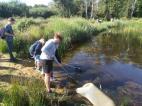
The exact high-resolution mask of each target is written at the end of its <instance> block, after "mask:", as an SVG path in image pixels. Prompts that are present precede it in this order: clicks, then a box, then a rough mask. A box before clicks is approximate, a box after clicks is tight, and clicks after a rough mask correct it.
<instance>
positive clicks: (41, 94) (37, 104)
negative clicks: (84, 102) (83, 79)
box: [0, 78, 73, 106]
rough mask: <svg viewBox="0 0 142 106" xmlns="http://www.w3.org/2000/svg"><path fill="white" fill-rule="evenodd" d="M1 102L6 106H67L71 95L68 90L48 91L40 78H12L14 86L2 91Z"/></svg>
mask: <svg viewBox="0 0 142 106" xmlns="http://www.w3.org/2000/svg"><path fill="white" fill-rule="evenodd" d="M56 88H57V87H56V86H55V89H56ZM72 102H73V101H72ZM0 103H2V104H4V106H60V104H64V105H62V106H67V105H70V104H71V97H70V96H69V95H68V92H67V91H66V90H65V91H64V92H63V94H57V93H51V94H49V93H47V92H46V90H45V86H44V83H43V81H42V80H40V79H34V78H31V79H26V80H25V79H24V80H16V79H12V86H11V87H10V88H9V89H8V90H6V91H2V92H0Z"/></svg>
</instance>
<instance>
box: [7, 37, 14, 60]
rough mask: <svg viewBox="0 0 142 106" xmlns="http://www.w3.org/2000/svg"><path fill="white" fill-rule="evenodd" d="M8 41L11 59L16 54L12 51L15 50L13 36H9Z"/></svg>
mask: <svg viewBox="0 0 142 106" xmlns="http://www.w3.org/2000/svg"><path fill="white" fill-rule="evenodd" d="M6 42H7V46H8V52H9V55H10V59H14V56H13V54H12V52H13V37H12V36H7V37H6Z"/></svg>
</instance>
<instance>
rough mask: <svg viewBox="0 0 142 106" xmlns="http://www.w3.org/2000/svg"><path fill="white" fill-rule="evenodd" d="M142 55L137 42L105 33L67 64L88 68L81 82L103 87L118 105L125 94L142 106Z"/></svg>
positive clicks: (80, 50) (70, 58) (131, 101)
mask: <svg viewBox="0 0 142 106" xmlns="http://www.w3.org/2000/svg"><path fill="white" fill-rule="evenodd" d="M141 54H142V46H141V45H140V43H139V42H137V41H136V40H135V39H130V38H128V37H124V36H121V35H108V34H104V35H100V36H97V37H96V38H94V39H92V41H91V42H90V43H89V44H87V45H83V46H82V47H81V48H79V49H78V50H77V51H76V52H74V53H73V54H72V55H70V56H67V58H66V61H68V62H69V63H72V64H79V65H80V66H81V67H82V68H83V69H84V72H83V73H81V74H80V75H79V78H77V80H79V81H80V82H82V83H86V82H94V83H95V84H96V85H98V86H99V84H101V85H102V88H103V90H104V91H106V93H108V95H111V96H112V97H113V99H115V101H116V102H118V104H119V103H120V101H121V100H120V97H122V95H123V96H128V97H129V98H130V101H129V102H130V104H131V105H132V106H133V104H134V103H135V104H136V106H142V103H139V100H141V101H142V92H141V91H142V68H141V66H142V55H141ZM112 94H113V95H112ZM137 103H138V105H137Z"/></svg>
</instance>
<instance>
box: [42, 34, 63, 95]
mask: <svg viewBox="0 0 142 106" xmlns="http://www.w3.org/2000/svg"><path fill="white" fill-rule="evenodd" d="M61 41H62V36H61V34H60V33H55V35H54V38H53V39H49V40H48V41H47V42H46V43H45V45H44V46H43V48H42V49H41V51H42V53H41V55H40V59H41V60H42V71H43V73H44V82H45V86H46V89H47V92H49V93H50V92H52V91H51V88H50V77H51V74H52V70H53V61H54V60H55V61H56V62H57V64H58V65H59V66H60V67H62V64H60V62H59V61H58V60H57V58H56V56H55V53H56V50H57V49H58V47H59V45H60V43H61Z"/></svg>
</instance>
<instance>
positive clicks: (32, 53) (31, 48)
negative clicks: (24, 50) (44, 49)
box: [29, 41, 38, 56]
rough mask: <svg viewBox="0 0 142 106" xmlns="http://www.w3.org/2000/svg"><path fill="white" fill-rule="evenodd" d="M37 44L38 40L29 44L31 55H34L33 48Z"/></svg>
mask: <svg viewBox="0 0 142 106" xmlns="http://www.w3.org/2000/svg"><path fill="white" fill-rule="evenodd" d="M37 44H38V41H36V42H35V43H34V44H32V45H31V46H30V48H29V53H30V55H31V56H34V51H35V48H36V46H37Z"/></svg>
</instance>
